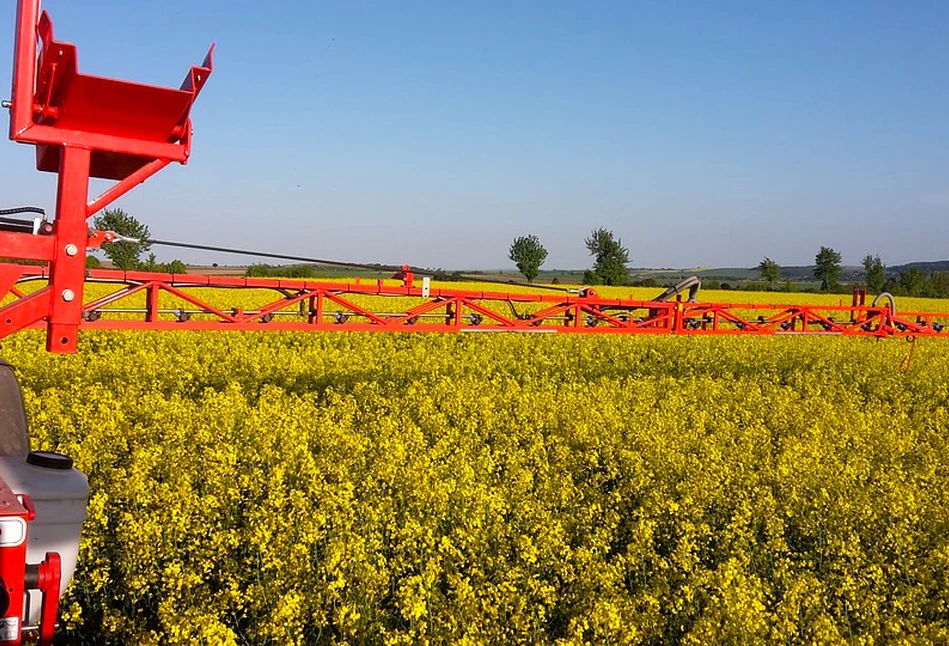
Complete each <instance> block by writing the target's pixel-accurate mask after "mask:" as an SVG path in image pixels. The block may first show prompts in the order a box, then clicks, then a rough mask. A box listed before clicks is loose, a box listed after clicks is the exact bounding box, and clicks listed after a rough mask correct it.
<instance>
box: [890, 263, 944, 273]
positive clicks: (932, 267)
mask: <svg viewBox="0 0 949 646" xmlns="http://www.w3.org/2000/svg"><path fill="white" fill-rule="evenodd" d="M914 267H915V268H918V269H922V270H923V271H924V272H926V273H927V274H929V273H932V272H934V271H949V260H936V261H933V262H908V263H906V264H905V265H895V266H893V267H887V268H886V271H887V273H892V274H898V273H900V272H903V271H907V270H909V269H913V268H914Z"/></svg>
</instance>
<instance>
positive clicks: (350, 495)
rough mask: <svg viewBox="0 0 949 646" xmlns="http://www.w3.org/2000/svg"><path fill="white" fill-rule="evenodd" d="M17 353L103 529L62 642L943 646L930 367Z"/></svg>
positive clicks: (597, 354) (502, 351)
mask: <svg viewBox="0 0 949 646" xmlns="http://www.w3.org/2000/svg"><path fill="white" fill-rule="evenodd" d="M42 345H43V341H42V335H41V334H40V333H38V332H26V333H22V334H20V335H17V336H15V337H12V338H10V339H7V340H5V341H4V345H3V355H4V356H5V358H7V359H9V360H10V361H11V362H13V363H14V365H16V366H17V369H18V371H19V374H20V376H21V379H22V383H23V386H24V389H25V392H26V397H27V405H28V408H29V413H30V416H31V420H32V428H33V437H34V446H36V447H41V448H50V449H58V450H61V451H64V452H66V453H68V454H70V455H72V456H73V457H75V458H76V461H77V463H78V466H79V467H80V468H81V469H82V470H83V471H84V472H86V473H87V474H89V477H90V483H91V487H92V492H93V494H92V499H91V502H90V506H89V512H90V515H89V520H88V522H87V526H86V531H85V534H84V538H83V545H82V553H81V556H80V567H79V570H78V572H77V576H76V579H75V581H74V584H73V586H72V588H71V590H70V592H69V594H68V598H67V599H66V601H65V614H64V617H63V623H64V630H65V635H66V638H67V643H76V644H80V643H81V644H159V643H160V644H192V643H210V644H228V643H230V644H234V643H253V644H321V643H325V644H333V643H367V644H383V643H385V644H417V643H439V644H441V643H446V642H452V643H460V644H488V643H492V644H494V643H497V644H500V643H505V644H507V643H540V644H544V643H547V644H581V643H613V644H621V643H625V644H650V643H685V644H704V643H723V642H724V643H748V644H755V643H761V644H765V643H776V642H783V643H876V642H882V641H909V640H911V639H914V640H916V641H917V643H918V642H940V641H945V640H947V639H949V625H947V623H949V580H947V576H949V574H947V573H949V516H947V515H946V509H949V500H947V499H946V498H947V496H949V493H947V492H949V471H947V469H946V464H949V444H947V441H946V433H947V429H949V379H947V377H949V355H947V353H946V347H947V346H946V344H945V342H943V341H940V340H931V341H928V340H921V341H918V342H917V349H916V353H915V357H914V359H913V361H912V363H911V364H910V367H909V370H908V371H907V372H906V373H905V374H904V373H901V372H900V371H899V370H898V367H899V365H900V363H901V361H902V360H903V359H904V358H905V357H906V353H907V351H908V347H909V346H908V344H906V343H905V342H902V341H896V340H890V341H885V342H877V341H868V340H857V339H840V338H817V339H814V338H807V339H803V338H793V339H789V338H754V339H746V338H729V339H710V338H701V339H699V338H646V337H627V338H615V337H614V338H589V337H584V338H578V337H559V336H558V337H551V336H542V337H538V336H490V337H484V336H478V337H464V336H462V337H459V336H452V335H411V334H406V335H371V334H332V333H263V332H261V333H246V334H241V333H218V334H212V333H194V332H168V333H147V334H146V333H119V332H108V333H106V332H85V333H82V334H81V336H80V348H81V353H80V354H78V355H75V356H54V355H47V354H45V353H43V352H42V351H41V350H42Z"/></svg>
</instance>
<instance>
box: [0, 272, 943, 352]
mask: <svg viewBox="0 0 949 646" xmlns="http://www.w3.org/2000/svg"><path fill="white" fill-rule="evenodd" d="M49 276H50V275H49V272H48V271H46V270H45V269H43V268H41V267H36V266H19V265H6V266H2V265H0V296H4V295H6V294H7V293H12V294H14V295H16V296H17V298H19V299H20V300H19V301H18V302H21V301H28V300H29V299H30V298H31V297H32V295H31V294H27V293H26V290H21V289H20V287H24V286H25V284H27V283H29V282H33V281H46V280H48V279H49ZM412 278H413V277H412V276H411V274H406V275H404V277H403V282H402V284H401V285H393V284H392V283H391V282H386V281H382V280H369V281H365V280H358V279H357V280H354V281H353V282H333V281H314V280H282V279H272V278H236V277H226V276H197V275H189V274H183V275H174V274H157V273H149V272H123V271H113V270H90V271H87V272H86V282H87V283H95V284H100V285H103V286H104V287H103V288H102V289H100V290H98V291H97V295H96V297H95V298H91V299H89V300H87V301H85V302H84V303H82V304H81V305H79V308H80V316H81V319H82V321H81V324H80V325H81V326H82V327H84V328H89V329H113V330H181V329H191V330H220V331H227V330H232V331H233V330H239V331H247V330H280V331H290V330H298V331H317V330H323V331H331V330H332V331H340V330H349V331H370V332H542V333H567V334H677V335H686V336H702V335H744V336H749V335H758V336H760V335H778V334H789V335H808V334H810V335H814V334H836V335H843V336H864V337H889V336H943V337H947V338H949V313H935V312H905V313H897V312H894V311H892V310H891V308H890V306H889V304H885V305H882V306H872V305H869V306H868V305H865V304H864V303H863V302H862V300H861V301H858V300H857V299H856V298H855V299H854V301H853V303H852V304H850V305H761V304H751V303H692V302H682V301H673V302H662V303H660V302H655V301H641V300H634V299H612V298H602V297H600V296H599V295H598V294H597V293H596V292H595V291H594V290H582V291H581V292H580V293H578V294H575V295H559V294H530V293H518V292H512V293H507V292H490V291H478V290H461V289H426V288H420V287H417V286H416V284H415V283H414V282H413V280H412ZM208 288H216V289H218V290H223V291H219V292H217V293H216V294H215V295H214V297H213V298H209V297H208V295H207V294H206V293H205V290H207V289H208ZM43 289H45V288H41V290H40V291H42V290H43ZM103 290H104V291H105V292H106V293H105V294H101V291H103ZM248 290H251V291H254V292H256V297H255V300H257V301H260V304H259V305H256V306H255V307H254V309H252V310H247V309H243V308H242V307H241V305H240V304H239V303H240V301H245V302H246V300H247V299H246V298H241V299H235V301H234V304H233V305H230V306H229V305H227V304H222V302H221V299H222V297H223V298H226V294H227V293H228V291H230V292H232V293H238V292H241V291H245V292H246V291H248ZM143 293H144V294H145V299H144V303H142V302H140V301H141V298H140V295H141V294H143ZM266 293H270V294H272V296H271V297H266V296H264V295H265V294H266ZM366 297H387V298H385V299H384V301H381V299H378V298H376V299H369V300H370V301H371V302H372V303H373V305H367V304H366V303H367V299H366ZM136 299H138V300H136ZM383 304H384V305H385V306H384V307H382V306H381V305H383ZM4 309H5V308H2V309H0V313H2V312H3V311H4ZM8 333H9V332H8V331H6V330H3V329H2V328H0V338H2V337H3V336H5V335H6V334H8Z"/></svg>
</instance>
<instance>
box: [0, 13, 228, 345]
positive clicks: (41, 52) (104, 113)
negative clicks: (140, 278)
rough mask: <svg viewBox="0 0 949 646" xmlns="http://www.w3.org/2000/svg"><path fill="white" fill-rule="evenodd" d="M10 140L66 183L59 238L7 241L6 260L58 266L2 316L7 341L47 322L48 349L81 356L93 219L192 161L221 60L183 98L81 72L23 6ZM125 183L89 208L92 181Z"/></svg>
mask: <svg viewBox="0 0 949 646" xmlns="http://www.w3.org/2000/svg"><path fill="white" fill-rule="evenodd" d="M16 30H17V31H16V51H15V61H14V72H13V96H12V101H11V106H10V108H11V118H10V138H11V139H12V140H13V141H16V142H19V143H25V144H32V145H34V146H36V167H37V169H39V170H41V171H48V172H54V173H57V174H58V175H59V186H58V191H57V199H56V218H55V220H54V222H53V231H52V233H51V234H50V235H31V234H29V233H25V232H19V231H0V256H3V257H7V258H16V259H30V260H43V261H46V262H48V263H49V267H50V270H49V271H50V274H49V284H48V285H47V286H46V287H45V288H44V289H42V290H40V291H38V292H36V293H34V294H31V295H30V296H29V297H28V298H24V299H21V300H18V301H16V302H14V303H12V304H10V305H7V306H6V307H4V308H2V309H0V334H3V335H6V334H9V333H10V332H13V331H16V330H19V329H21V328H24V327H27V326H31V325H33V324H35V323H37V322H39V321H43V322H45V324H46V328H47V349H48V350H50V351H52V352H74V351H75V350H76V330H77V328H78V326H79V320H80V315H81V312H82V307H81V306H82V298H81V295H82V286H83V278H84V271H85V258H86V248H87V239H88V225H87V224H86V220H87V218H89V217H90V216H91V215H93V214H94V213H96V212H97V211H99V210H101V209H103V208H105V207H106V206H108V205H109V204H110V203H112V202H113V201H114V200H115V199H117V198H119V197H121V196H122V195H124V194H125V193H127V192H128V191H129V190H131V189H132V188H134V187H135V186H137V185H138V184H141V183H142V182H144V181H145V180H146V179H148V178H149V177H151V176H152V175H154V174H155V173H157V172H158V171H160V170H161V169H162V168H164V167H165V166H167V165H168V164H170V163H171V162H179V163H182V164H184V163H186V162H187V161H188V157H189V156H190V154H191V119H190V112H191V106H192V105H193V103H194V101H195V99H196V98H197V96H198V93H199V92H200V91H201V88H202V87H204V84H205V83H206V82H207V79H208V76H210V74H211V69H212V53H213V51H214V47H213V45H212V47H211V50H210V51H209V52H208V55H207V57H206V58H205V60H204V62H203V63H202V64H201V65H197V66H194V67H192V68H191V70H190V71H189V73H188V75H187V76H186V78H185V80H184V82H183V83H182V85H181V87H180V88H178V89H171V88H162V87H155V86H150V85H142V84H138V83H131V82H128V81H120V80H115V79H108V78H103V77H98V76H92V75H88V74H83V73H80V72H79V68H78V56H77V53H76V47H75V45H72V44H70V43H66V42H62V41H58V40H56V39H55V38H54V35H53V25H52V21H51V20H50V18H49V15H48V14H47V13H46V12H43V13H42V14H40V3H39V0H19V1H18V4H17V27H16ZM90 177H98V178H103V179H111V180H115V181H116V183H115V184H114V185H113V186H112V187H111V188H109V189H108V190H106V191H105V192H104V193H102V194H101V195H99V196H98V197H96V198H94V199H91V200H90V199H89V178H90Z"/></svg>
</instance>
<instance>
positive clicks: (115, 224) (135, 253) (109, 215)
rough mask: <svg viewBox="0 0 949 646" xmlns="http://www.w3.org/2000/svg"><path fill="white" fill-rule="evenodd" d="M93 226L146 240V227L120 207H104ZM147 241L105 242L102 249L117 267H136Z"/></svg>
mask: <svg viewBox="0 0 949 646" xmlns="http://www.w3.org/2000/svg"><path fill="white" fill-rule="evenodd" d="M94 224H95V227H96V228H97V229H100V230H102V231H115V232H116V233H118V234H119V235H122V236H125V237H127V238H135V239H138V240H147V239H148V238H149V237H151V236H150V234H149V233H148V227H147V226H145V225H144V224H142V223H141V222H139V221H138V220H136V219H135V218H134V217H132V216H131V215H129V214H128V213H126V212H125V211H123V210H122V209H106V210H105V211H103V212H102V215H97V216H96V218H95V220H94ZM150 246H151V245H149V244H148V243H147V242H107V243H105V244H103V245H102V251H103V252H104V253H105V255H106V256H108V258H109V260H111V261H112V264H113V265H115V267H116V268H117V269H138V268H139V267H140V266H141V262H140V261H139V258H140V257H141V255H142V254H143V253H145V252H146V251H148V248H149V247H150Z"/></svg>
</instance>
